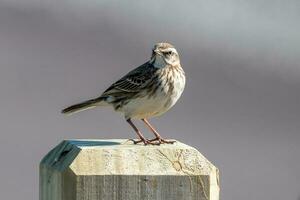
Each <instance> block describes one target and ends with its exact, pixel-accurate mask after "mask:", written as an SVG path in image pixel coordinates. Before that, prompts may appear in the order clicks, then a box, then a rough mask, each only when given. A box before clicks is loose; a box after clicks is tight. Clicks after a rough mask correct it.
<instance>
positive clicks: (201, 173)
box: [40, 140, 219, 200]
mask: <svg viewBox="0 0 300 200" xmlns="http://www.w3.org/2000/svg"><path fill="white" fill-rule="evenodd" d="M146 199H147V200H218V199H219V174H218V169H217V168H216V167H215V166H213V165H212V164H211V163H210V162H209V161H208V160H207V159H206V158H205V157H204V156H203V155H201V154H200V153H199V152H198V151H197V150H196V149H195V148H193V147H190V146H188V145H185V144H183V143H180V142H178V141H177V142H176V143H175V144H164V145H160V146H152V145H148V146H144V145H134V144H132V142H131V141H128V140H66V141H63V142H61V143H60V144H59V145H58V146H56V147H55V148H54V149H53V150H51V151H50V152H49V153H48V154H47V155H46V156H45V157H44V158H43V160H42V161H41V163H40V200H146Z"/></svg>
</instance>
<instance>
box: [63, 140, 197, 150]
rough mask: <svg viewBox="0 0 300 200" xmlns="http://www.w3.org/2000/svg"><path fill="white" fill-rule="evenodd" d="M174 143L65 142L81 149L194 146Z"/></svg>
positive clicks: (182, 147)
mask: <svg viewBox="0 0 300 200" xmlns="http://www.w3.org/2000/svg"><path fill="white" fill-rule="evenodd" d="M174 141H176V142H175V143H174V144H161V145H144V144H143V143H139V144H133V141H132V140H129V139H101V140H100V139H68V140H65V142H67V143H69V144H72V145H74V146H76V147H77V148H80V149H89V148H92V149H128V148H130V149H145V148H150V149H160V148H164V149H188V148H193V147H191V146H189V145H186V144H184V143H182V142H179V141H177V140H174Z"/></svg>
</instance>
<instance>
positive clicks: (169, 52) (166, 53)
mask: <svg viewBox="0 0 300 200" xmlns="http://www.w3.org/2000/svg"><path fill="white" fill-rule="evenodd" d="M164 54H165V55H171V54H172V51H166V52H164Z"/></svg>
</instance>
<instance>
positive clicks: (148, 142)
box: [126, 118, 154, 145]
mask: <svg viewBox="0 0 300 200" xmlns="http://www.w3.org/2000/svg"><path fill="white" fill-rule="evenodd" d="M126 121H127V122H128V123H129V124H130V126H131V127H132V128H133V129H134V131H135V132H136V134H137V135H138V136H139V138H140V139H139V140H138V141H135V140H132V141H133V143H134V144H138V143H140V142H143V143H144V144H145V145H147V144H154V143H152V142H151V141H149V140H147V139H146V138H145V137H144V136H143V135H142V133H141V132H140V130H139V129H138V128H137V127H136V126H135V125H134V124H133V122H132V121H131V119H130V118H129V119H127V120H126Z"/></svg>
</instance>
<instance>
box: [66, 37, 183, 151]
mask: <svg viewBox="0 0 300 200" xmlns="http://www.w3.org/2000/svg"><path fill="white" fill-rule="evenodd" d="M184 86H185V74H184V71H183V69H182V68H181V65H180V59H179V55H178V52H177V51H176V49H175V47H174V46H173V45H171V44H169V43H157V44H155V46H154V48H153V49H152V55H151V58H150V60H149V61H147V62H146V63H144V64H143V65H141V66H139V67H137V68H136V69H134V70H132V71H130V72H129V73H128V74H126V75H125V76H124V77H122V78H121V79H120V80H118V81H117V82H115V83H114V84H112V85H111V86H110V87H109V88H108V89H107V90H105V91H104V92H103V94H102V95H101V96H100V97H97V98H94V99H91V100H88V101H84V102H82V103H79V104H76V105H73V106H70V107H68V108H66V109H64V110H62V113H66V114H71V113H75V112H79V111H82V110H86V109H90V108H94V107H98V106H112V107H113V108H114V109H115V110H116V111H118V112H121V113H123V114H124V116H125V119H126V121H127V122H128V123H129V124H130V125H131V126H132V128H133V129H134V131H135V132H136V133H137V135H138V137H139V140H137V141H134V143H139V142H143V143H144V144H145V145H146V144H161V143H173V142H174V141H169V140H165V139H163V138H162V137H161V136H160V134H159V133H158V132H157V131H156V130H155V129H154V128H153V126H152V125H151V124H150V123H149V122H148V120H147V118H151V117H155V116H159V115H161V114H163V113H165V112H166V111H168V110H169V109H170V108H171V107H172V106H173V105H174V104H175V103H176V102H177V100H178V99H179V97H180V96H181V94H182V92H183V90H184ZM132 119H141V120H142V121H143V122H144V123H145V124H146V126H147V127H148V128H149V129H150V130H151V131H152V132H153V133H154V135H155V138H154V139H150V140H148V139H146V138H145V137H144V136H143V134H142V133H141V132H140V131H139V129H138V128H137V127H136V126H135V125H134V124H133V122H132Z"/></svg>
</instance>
